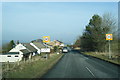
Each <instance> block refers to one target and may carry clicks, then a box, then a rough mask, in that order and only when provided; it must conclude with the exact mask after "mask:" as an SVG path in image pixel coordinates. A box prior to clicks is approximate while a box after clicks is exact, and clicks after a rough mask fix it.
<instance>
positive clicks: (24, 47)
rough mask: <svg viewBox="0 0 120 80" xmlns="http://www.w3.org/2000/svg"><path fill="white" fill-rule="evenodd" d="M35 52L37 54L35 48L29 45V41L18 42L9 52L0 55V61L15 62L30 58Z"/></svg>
mask: <svg viewBox="0 0 120 80" xmlns="http://www.w3.org/2000/svg"><path fill="white" fill-rule="evenodd" d="M35 54H37V49H35V48H34V47H33V46H31V45H30V43H24V44H22V43H19V44H17V45H16V46H15V47H14V48H13V49H11V50H10V51H9V53H4V54H2V55H0V62H8V61H9V62H16V61H21V60H22V59H30V58H31V57H32V55H33V56H34V55H35Z"/></svg>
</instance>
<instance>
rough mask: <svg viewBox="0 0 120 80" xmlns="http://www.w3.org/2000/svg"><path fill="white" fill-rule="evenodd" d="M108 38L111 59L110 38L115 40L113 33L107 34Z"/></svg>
mask: <svg viewBox="0 0 120 80" xmlns="http://www.w3.org/2000/svg"><path fill="white" fill-rule="evenodd" d="M106 40H108V41H109V59H111V49H110V48H111V45H110V40H113V36H112V34H106Z"/></svg>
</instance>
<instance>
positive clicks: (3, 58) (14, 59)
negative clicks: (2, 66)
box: [0, 54, 23, 62]
mask: <svg viewBox="0 0 120 80" xmlns="http://www.w3.org/2000/svg"><path fill="white" fill-rule="evenodd" d="M8 56H11V57H8ZM16 56H18V57H15V55H10V54H9V55H0V62H8V61H9V62H17V61H21V60H22V57H23V55H18V54H16Z"/></svg>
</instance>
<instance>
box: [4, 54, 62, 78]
mask: <svg viewBox="0 0 120 80" xmlns="http://www.w3.org/2000/svg"><path fill="white" fill-rule="evenodd" d="M62 55H63V54H51V56H50V58H49V59H47V60H46V59H45V58H41V59H39V60H36V61H34V62H31V63H25V64H23V65H21V66H19V67H16V68H15V69H14V70H12V71H9V72H8V73H7V75H6V78H40V77H41V76H42V75H44V74H45V73H46V72H47V71H48V70H49V69H51V68H52V66H53V65H54V64H55V63H56V62H57V61H58V60H59V59H60V58H61V57H62Z"/></svg>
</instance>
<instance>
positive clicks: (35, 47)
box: [30, 43, 41, 54]
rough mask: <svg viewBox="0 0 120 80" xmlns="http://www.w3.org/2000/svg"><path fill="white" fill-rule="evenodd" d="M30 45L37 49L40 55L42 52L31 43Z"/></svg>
mask: <svg viewBox="0 0 120 80" xmlns="http://www.w3.org/2000/svg"><path fill="white" fill-rule="evenodd" d="M30 45H31V46H33V47H34V48H35V49H37V53H38V54H40V52H41V50H40V49H39V48H38V47H37V46H35V45H34V44H33V43H30Z"/></svg>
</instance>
